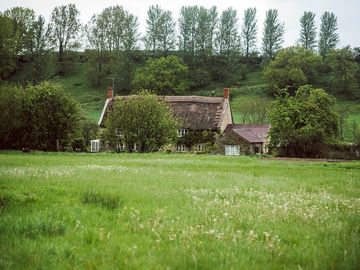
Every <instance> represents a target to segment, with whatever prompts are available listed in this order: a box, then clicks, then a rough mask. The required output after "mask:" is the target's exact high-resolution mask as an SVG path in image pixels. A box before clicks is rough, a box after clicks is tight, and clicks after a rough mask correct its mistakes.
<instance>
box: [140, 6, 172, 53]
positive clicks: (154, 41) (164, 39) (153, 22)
mask: <svg viewBox="0 0 360 270" xmlns="http://www.w3.org/2000/svg"><path fill="white" fill-rule="evenodd" d="M147 14H148V18H147V20H146V23H147V28H146V35H145V38H144V41H145V47H146V48H147V49H148V50H150V51H151V52H152V55H153V56H155V55H156V52H157V51H161V52H162V53H163V54H167V53H168V51H169V50H172V49H174V48H175V22H174V20H173V18H172V13H171V11H168V10H163V9H162V8H161V7H160V6H158V5H152V6H150V7H149V9H148V12H147Z"/></svg>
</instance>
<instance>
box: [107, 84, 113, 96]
mask: <svg viewBox="0 0 360 270" xmlns="http://www.w3.org/2000/svg"><path fill="white" fill-rule="evenodd" d="M113 97H114V90H113V88H112V87H111V86H109V87H108V89H107V98H108V99H109V98H111V99H112V98H113Z"/></svg>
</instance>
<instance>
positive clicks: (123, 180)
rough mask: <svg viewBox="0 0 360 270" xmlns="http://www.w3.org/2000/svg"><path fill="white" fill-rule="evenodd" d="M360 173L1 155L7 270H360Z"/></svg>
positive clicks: (302, 165) (216, 162)
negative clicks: (234, 269)
mask: <svg viewBox="0 0 360 270" xmlns="http://www.w3.org/2000/svg"><path fill="white" fill-rule="evenodd" d="M359 178H360V163H359V162H353V163H338V164H335V163H311V162H289V161H271V160H259V159H254V158H248V157H241V158H231V157H225V156H205V155H166V154H142V155H141V154H121V155H119V154H95V155H92V154H65V153H43V154H41V153H34V154H16V153H14V152H12V153H2V154H0V232H1V233H0V264H1V267H0V268H2V269H25V268H26V269H41V268H42V269H54V268H56V269H122V268H130V269H133V268H141V269H165V268H167V269H230V268H236V269H264V268H266V269H356V268H358V267H359V265H360V257H359V254H360V244H359V243H360V234H359V224H360V201H359V197H360V183H359V181H358V179H359ZM168 267H170V268H168Z"/></svg>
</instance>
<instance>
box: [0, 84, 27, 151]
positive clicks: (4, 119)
mask: <svg viewBox="0 0 360 270" xmlns="http://www.w3.org/2000/svg"><path fill="white" fill-rule="evenodd" d="M23 94H24V91H23V89H21V88H20V87H19V86H17V85H9V84H3V85H1V86H0V111H1V114H0V149H14V148H15V149H19V148H21V146H22V145H21V142H22V135H23V133H24V129H23V127H24V121H23V120H22V97H23Z"/></svg>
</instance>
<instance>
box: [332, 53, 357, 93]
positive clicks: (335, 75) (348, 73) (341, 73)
mask: <svg viewBox="0 0 360 270" xmlns="http://www.w3.org/2000/svg"><path fill="white" fill-rule="evenodd" d="M325 63H326V65H327V66H328V67H329V68H330V74H331V76H330V84H329V88H330V89H331V91H332V92H333V93H334V94H339V95H342V96H344V97H346V98H360V90H359V84H358V81H357V77H356V76H357V74H358V72H359V65H358V64H357V63H356V62H355V60H354V55H353V51H352V50H351V48H350V47H345V48H343V49H336V50H330V51H329V52H328V54H327V56H326V60H325Z"/></svg>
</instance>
